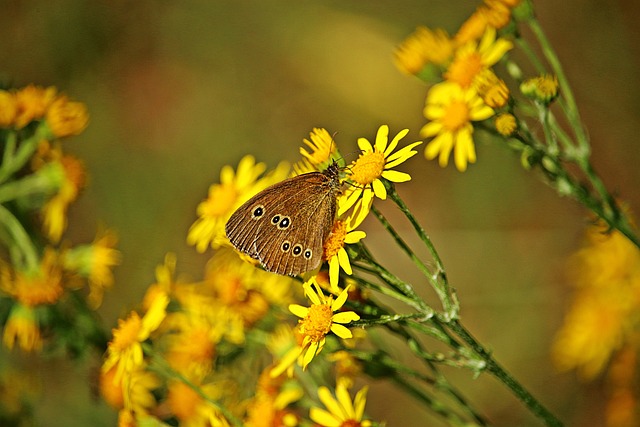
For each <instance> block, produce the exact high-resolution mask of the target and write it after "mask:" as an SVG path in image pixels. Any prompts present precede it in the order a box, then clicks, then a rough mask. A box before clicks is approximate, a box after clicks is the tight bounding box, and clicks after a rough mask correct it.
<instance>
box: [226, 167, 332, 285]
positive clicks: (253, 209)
mask: <svg viewBox="0 0 640 427" xmlns="http://www.w3.org/2000/svg"><path fill="white" fill-rule="evenodd" d="M340 194H341V183H340V167H339V166H338V165H337V163H336V162H333V163H332V164H331V165H329V167H328V168H327V169H326V170H325V171H324V172H310V173H305V174H302V175H298V176H295V177H292V178H288V179H285V180H284V181H281V182H279V183H277V184H274V185H272V186H270V187H268V188H266V189H264V190H263V191H261V192H260V193H258V194H256V195H255V196H253V197H252V198H251V199H249V200H248V201H247V202H245V203H244V204H243V205H242V206H240V207H239V208H238V209H237V210H236V211H235V212H234V213H233V214H232V215H231V217H230V218H229V221H227V224H226V226H225V232H226V234H227V237H228V238H229V241H230V242H231V244H232V245H233V246H234V247H235V248H236V249H238V250H239V251H241V252H244V253H245V254H247V255H249V256H250V257H251V258H253V259H256V260H258V261H259V262H260V264H261V265H262V266H263V267H264V269H265V270H267V271H271V272H273V273H277V274H282V275H289V276H296V275H298V274H301V273H304V272H306V271H309V270H313V269H315V268H317V267H318V266H319V265H320V263H321V262H322V251H323V245H324V242H325V241H326V239H327V237H328V236H329V234H330V232H331V228H332V227H333V222H334V219H335V215H336V208H337V198H338V196H339V195H340Z"/></svg>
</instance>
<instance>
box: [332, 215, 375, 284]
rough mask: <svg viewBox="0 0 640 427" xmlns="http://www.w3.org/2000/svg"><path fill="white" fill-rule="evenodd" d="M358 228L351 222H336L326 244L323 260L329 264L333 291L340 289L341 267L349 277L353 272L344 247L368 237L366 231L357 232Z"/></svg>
mask: <svg viewBox="0 0 640 427" xmlns="http://www.w3.org/2000/svg"><path fill="white" fill-rule="evenodd" d="M357 226H358V224H356V223H353V222H351V221H341V220H338V221H335V222H334V223H333V229H332V230H331V234H330V235H329V238H328V239H327V241H326V242H325V243H324V254H323V258H324V259H326V260H327V261H328V262H329V283H330V284H331V288H332V289H333V290H337V289H338V279H339V273H340V267H342V269H343V270H344V272H345V273H347V274H349V275H351V273H352V272H353V270H352V269H351V263H350V262H349V256H348V255H347V251H346V250H345V248H344V245H345V244H353V243H358V242H359V241H360V240H362V239H364V238H365V237H366V235H367V234H366V233H365V232H364V231H355V228H357Z"/></svg>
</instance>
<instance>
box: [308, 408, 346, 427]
mask: <svg viewBox="0 0 640 427" xmlns="http://www.w3.org/2000/svg"><path fill="white" fill-rule="evenodd" d="M309 418H311V420H312V421H313V422H315V423H316V424H318V425H320V426H324V427H340V426H341V425H342V421H340V420H339V419H337V418H336V417H334V416H333V415H331V414H330V413H329V412H327V411H325V410H324V409H320V408H311V409H310V410H309Z"/></svg>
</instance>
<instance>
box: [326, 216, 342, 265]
mask: <svg viewBox="0 0 640 427" xmlns="http://www.w3.org/2000/svg"><path fill="white" fill-rule="evenodd" d="M346 237H347V223H346V222H345V221H336V222H334V223H333V228H332V229H331V234H330V235H329V238H328V239H327V241H326V242H325V243H324V254H323V256H324V259H325V260H329V259H331V258H333V257H334V256H336V255H338V251H339V250H340V249H342V248H343V247H344V239H345V238H346Z"/></svg>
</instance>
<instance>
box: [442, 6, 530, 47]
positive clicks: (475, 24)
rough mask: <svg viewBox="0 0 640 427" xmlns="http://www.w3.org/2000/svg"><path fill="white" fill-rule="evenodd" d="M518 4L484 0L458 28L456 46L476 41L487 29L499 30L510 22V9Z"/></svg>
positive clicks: (455, 38) (455, 37)
mask: <svg viewBox="0 0 640 427" xmlns="http://www.w3.org/2000/svg"><path fill="white" fill-rule="evenodd" d="M518 3H519V0H484V2H483V4H481V5H480V6H478V8H477V9H476V10H475V12H474V13H472V14H471V16H469V18H468V19H467V20H466V21H465V22H464V23H463V24H462V25H461V26H460V29H459V30H458V32H457V33H456V34H455V36H454V40H455V42H456V44H457V45H458V46H461V45H463V44H465V43H467V42H469V41H472V40H477V39H479V38H480V37H482V35H483V34H484V33H485V31H486V30H487V28H489V27H492V28H496V29H500V28H503V27H505V26H506V25H507V24H508V23H509V21H510V20H511V9H512V8H513V7H514V6H516V5H517V4H518Z"/></svg>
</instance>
